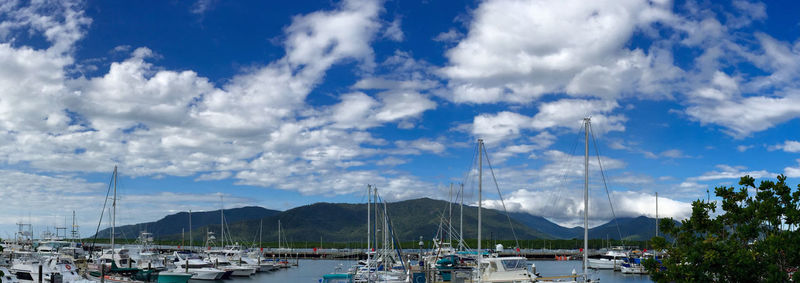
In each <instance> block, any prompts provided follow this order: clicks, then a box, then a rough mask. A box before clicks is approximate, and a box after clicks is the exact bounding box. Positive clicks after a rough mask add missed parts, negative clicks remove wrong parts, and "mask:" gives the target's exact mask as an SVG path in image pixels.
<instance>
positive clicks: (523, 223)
mask: <svg viewBox="0 0 800 283" xmlns="http://www.w3.org/2000/svg"><path fill="white" fill-rule="evenodd" d="M380 208H381V209H383V206H380ZM447 208H448V203H447V202H445V201H441V200H433V199H429V198H421V199H414V200H406V201H400V202H394V203H389V204H388V206H387V209H386V211H387V213H388V215H389V217H390V219H391V225H392V227H393V229H394V231H395V234H396V235H397V236H398V238H399V239H400V240H401V241H416V240H418V239H419V237H420V236H422V237H423V238H424V239H425V240H430V239H432V238H433V237H435V236H436V235H437V232H438V231H439V227H440V222H441V221H440V220H441V219H442V217H443V216H444V217H445V218H447V215H448V214H447ZM452 209H453V216H452V219H453V220H452V221H453V227H454V232H455V233H457V232H458V230H459V213H458V212H459V206H458V205H457V204H454V205H453V206H452ZM477 210H478V209H477V207H473V206H464V227H463V230H464V238H466V239H475V238H477V222H478V221H477ZM373 216H374V214H373ZM510 217H511V223H512V225H513V227H514V229H515V232H516V235H517V238H518V239H520V240H529V239H573V238H577V239H581V238H583V228H582V227H573V228H566V227H562V226H559V225H558V224H555V223H553V222H551V221H549V220H547V219H546V218H544V217H541V216H535V215H530V214H527V213H511V214H510ZM225 218H226V223H227V226H228V229H227V230H226V237H225V238H226V240H227V241H231V240H232V241H235V242H241V243H249V242H253V241H258V240H259V236H260V237H261V239H262V240H263V242H272V243H275V242H277V241H278V221H279V220H280V222H281V224H282V225H281V226H282V229H283V233H284V235H285V238H286V240H288V241H290V242H300V241H307V242H318V241H320V240H323V241H325V242H358V241H366V231H367V224H366V222H367V205H366V204H348V203H325V202H321V203H315V204H310V205H305V206H300V207H296V208H293V209H290V210H287V211H283V212H281V211H275V210H269V209H264V208H261V207H243V208H235V209H227V210H225ZM373 221H374V218H373ZM482 221H483V228H482V229H483V233H484V234H483V236H484V238H486V239H490V238H494V239H513V238H514V236H513V234H512V231H511V228H510V227H511V226H510V225H509V219H508V218H507V217H506V215H505V213H503V212H500V211H497V210H493V209H484V210H483V211H482ZM219 222H220V214H219V210H217V211H209V212H196V213H192V223H193V224H192V228H193V229H194V230H193V231H192V237H193V240H194V242H195V243H202V242H203V241H204V240H205V236H206V232H207V231H212V232H214V233H216V237H217V238H219V237H220V229H219V227H220V225H219ZM188 223H189V222H188V213H186V212H181V213H177V214H173V215H169V216H166V217H164V218H163V219H161V220H159V221H155V222H148V223H141V224H136V225H128V226H122V227H117V237H118V238H128V239H133V238H136V236H137V235H138V233H139V231H142V230H145V229H147V230H148V231H150V232H152V233H153V234H154V236H155V237H156V238H157V239H160V240H180V239H181V237H187V238H186V240H187V241H188V236H189V229H188V228H189V227H188V226H189V225H188ZM617 223H619V226H620V230H621V232H622V235H623V238H625V239H630V240H644V239H649V238H650V237H652V236H653V235H654V234H655V220H654V219H652V218H647V217H644V216H641V217H636V218H619V219H617V221H616V222H615V221H613V220H612V221H610V222H609V223H606V224H603V225H600V226H597V227H594V228H592V229H590V230H589V238H591V239H605V238H606V237H609V238H611V239H618V238H619V236H618V235H619V233H618V232H617ZM262 224H263V231H262V233H261V235H259V225H262ZM442 227H443V230H444V231H446V230H447V225H446V224H443V225H442ZM183 229H185V231H186V233H185V235H182V234H181V231H182V230H183ZM108 235H109V231H108V229H106V230H103V231H101V232H100V233H99V237H100V238H107V237H108ZM443 235H445V237H446V235H447V234H446V233H444V234H443ZM455 237H456V236H454V238H455ZM218 241H219V240H218Z"/></svg>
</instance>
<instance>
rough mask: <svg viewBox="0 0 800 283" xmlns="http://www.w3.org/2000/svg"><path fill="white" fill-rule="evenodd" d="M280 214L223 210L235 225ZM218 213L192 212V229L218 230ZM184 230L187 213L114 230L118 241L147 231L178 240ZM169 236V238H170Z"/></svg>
mask: <svg viewBox="0 0 800 283" xmlns="http://www.w3.org/2000/svg"><path fill="white" fill-rule="evenodd" d="M278 213H280V211H277V210H271V209H266V208H263V207H258V206H246V207H241V208H232V209H226V210H225V219H226V222H228V223H236V222H240V221H245V220H252V219H261V218H264V217H269V216H272V215H276V214H278ZM219 222H220V211H219V210H214V211H202V212H192V228H193V229H196V230H198V231H205V227H207V226H208V225H211V224H214V225H216V227H217V229H219ZM182 229H186V233H189V213H188V212H179V213H176V214H171V215H167V216H165V217H164V218H162V219H160V220H158V221H154V222H147V223H139V224H134V225H125V226H119V227H116V228H115V231H116V234H117V238H120V239H136V237H138V236H139V232H141V231H144V230H147V231H148V232H150V233H153V237H155V238H156V239H163V238H174V235H178V239H180V234H181V230H182ZM110 235H111V229H110V228H106V229H103V230H101V231H100V232H99V233H97V236H98V238H109V236H110ZM170 236H171V237H170Z"/></svg>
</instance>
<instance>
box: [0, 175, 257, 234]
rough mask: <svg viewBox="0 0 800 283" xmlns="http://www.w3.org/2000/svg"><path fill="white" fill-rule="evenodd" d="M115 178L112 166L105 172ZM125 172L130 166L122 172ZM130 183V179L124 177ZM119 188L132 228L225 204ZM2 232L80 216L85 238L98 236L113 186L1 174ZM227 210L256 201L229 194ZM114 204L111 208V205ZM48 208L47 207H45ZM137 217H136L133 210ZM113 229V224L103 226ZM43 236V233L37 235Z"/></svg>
mask: <svg viewBox="0 0 800 283" xmlns="http://www.w3.org/2000/svg"><path fill="white" fill-rule="evenodd" d="M105 169H106V170H107V173H108V174H109V178H110V175H111V174H110V171H111V169H112V168H105ZM120 170H122V171H121V173H124V172H125V171H124V168H121V169H120ZM123 179H124V178H123ZM126 184H127V183H125V182H121V183H119V184H118V188H117V191H118V193H117V195H118V202H117V206H118V207H117V212H118V215H117V224H118V225H126V224H133V223H139V222H142V221H155V220H157V219H160V218H161V217H163V216H164V215H167V214H169V213H174V212H177V211H186V210H188V209H192V210H194V211H203V210H209V207H217V206H218V205H219V194H192V193H171V192H160V193H147V194H141V193H139V192H140V188H136V187H129V186H127V185H126ZM0 187H3V188H4V189H3V190H0V199H3V200H4V202H3V205H2V206H0V215H2V217H0V230H5V231H16V228H15V227H12V226H13V225H14V224H15V223H20V222H23V223H31V224H32V225H33V226H34V230H35V232H38V231H42V228H43V227H44V226H48V227H53V226H64V222H65V218H67V219H68V221H70V222H71V221H72V219H71V217H72V212H73V211H75V213H76V215H77V221H78V224H79V225H80V226H81V232H82V233H81V234H82V235H83V236H88V235H90V234H93V233H94V228H95V227H96V225H97V220H98V219H99V217H100V213H101V211H102V208H103V201H104V198H105V196H106V190H107V189H108V183H93V182H88V181H86V180H85V179H82V178H78V177H74V176H70V175H51V176H48V175H42V174H33V173H25V172H20V171H16V170H0ZM225 201H226V206H228V207H232V206H243V205H246V204H251V203H252V200H249V199H245V198H240V197H232V196H226V198H225ZM109 206H110V204H109ZM40 208H47V209H40ZM134 211H135V212H136V213H132V212H134ZM103 225H104V226H102V227H101V229H102V228H105V227H107V223H105V222H104V223H103ZM37 236H38V234H37Z"/></svg>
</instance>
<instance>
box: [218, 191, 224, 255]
mask: <svg viewBox="0 0 800 283" xmlns="http://www.w3.org/2000/svg"><path fill="white" fill-rule="evenodd" d="M219 205H220V207H219V224H220V225H219V227H220V230H221V235H220V236H221V237H222V241H221V242H220V247H222V248H225V211H224V210H225V204H223V202H222V195H220V196H219Z"/></svg>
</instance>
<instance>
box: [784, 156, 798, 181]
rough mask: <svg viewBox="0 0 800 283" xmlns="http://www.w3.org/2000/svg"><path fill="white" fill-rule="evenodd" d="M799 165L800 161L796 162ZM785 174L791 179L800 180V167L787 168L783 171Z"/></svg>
mask: <svg viewBox="0 0 800 283" xmlns="http://www.w3.org/2000/svg"><path fill="white" fill-rule="evenodd" d="M796 161H797V164H800V159H798V160H796ZM783 174H784V175H786V177H789V178H798V177H800V165H798V166H797V167H786V168H784V169H783Z"/></svg>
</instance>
